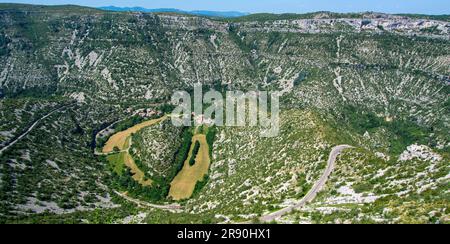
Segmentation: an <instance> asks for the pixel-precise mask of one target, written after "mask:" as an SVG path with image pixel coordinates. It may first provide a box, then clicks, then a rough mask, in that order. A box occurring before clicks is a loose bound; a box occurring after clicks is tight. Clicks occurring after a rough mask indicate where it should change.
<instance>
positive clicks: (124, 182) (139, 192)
mask: <svg viewBox="0 0 450 244" xmlns="http://www.w3.org/2000/svg"><path fill="white" fill-rule="evenodd" d="M113 186H114V187H115V188H116V189H120V190H121V191H126V192H128V195H130V196H131V197H135V198H139V199H143V200H146V201H149V202H159V201H162V200H164V199H165V197H166V196H167V193H168V192H169V187H168V185H166V184H160V183H158V182H153V184H152V186H151V187H147V186H143V185H141V184H140V183H138V182H137V181H135V180H134V179H133V174H132V173H131V171H130V169H129V168H126V169H125V171H124V172H123V173H122V174H120V175H119V174H116V173H115V172H113Z"/></svg>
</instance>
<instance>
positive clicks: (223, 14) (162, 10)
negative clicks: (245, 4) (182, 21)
mask: <svg viewBox="0 0 450 244" xmlns="http://www.w3.org/2000/svg"><path fill="white" fill-rule="evenodd" d="M99 9H101V10H108V11H117V12H128V11H133V12H146V13H169V12H170V13H180V14H191V15H201V16H209V17H225V18H230V17H243V16H247V15H249V14H250V13H243V12H238V11H208V10H193V11H185V10H181V9H176V8H156V9H147V8H143V7H116V6H106V7H99Z"/></svg>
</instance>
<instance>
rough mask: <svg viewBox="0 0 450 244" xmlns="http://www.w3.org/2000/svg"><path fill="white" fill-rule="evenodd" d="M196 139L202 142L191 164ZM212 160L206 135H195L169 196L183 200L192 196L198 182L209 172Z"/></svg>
mask: <svg viewBox="0 0 450 244" xmlns="http://www.w3.org/2000/svg"><path fill="white" fill-rule="evenodd" d="M196 141H198V142H199V143H200V149H199V151H198V154H197V156H196V158H195V164H194V165H193V166H191V165H189V159H190V158H191V155H192V153H193V149H194V146H195V142H196ZM210 162H211V161H210V158H209V146H208V143H207V141H206V136H205V135H202V134H198V135H195V136H193V137H192V145H191V148H190V150H189V155H188V157H187V159H186V161H185V162H184V166H183V169H182V170H181V171H180V172H179V173H178V175H177V176H176V177H175V179H174V180H173V181H172V183H171V184H170V186H171V187H170V191H169V196H171V197H172V198H173V199H174V200H182V199H187V198H189V197H191V195H192V193H193V192H194V189H195V185H196V184H197V182H198V181H202V180H203V178H204V177H205V175H206V174H207V173H208V170H209V165H210Z"/></svg>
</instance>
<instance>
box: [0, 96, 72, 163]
mask: <svg viewBox="0 0 450 244" xmlns="http://www.w3.org/2000/svg"><path fill="white" fill-rule="evenodd" d="M72 105H73V104H68V105H65V106H62V107H59V108H57V109H54V110H52V111H51V112H49V113H48V114H46V115H44V116H42V117H41V118H40V119H38V120H36V121H35V122H34V123H33V124H32V125H31V126H30V127H29V128H28V130H26V131H25V132H24V133H22V134H21V135H20V136H19V137H17V138H16V139H15V140H13V141H12V142H10V143H8V144H7V145H6V146H5V147H3V148H2V149H0V155H1V154H3V152H4V151H6V150H7V149H8V148H10V147H12V146H13V145H14V144H16V143H17V142H18V141H20V140H21V139H22V138H24V137H25V136H27V135H28V134H29V133H30V132H31V131H32V130H33V129H34V127H36V126H37V125H38V124H39V122H41V121H42V120H44V119H46V118H48V117H49V116H50V115H52V114H54V113H56V112H58V111H60V110H62V109H64V108H67V107H69V106H72Z"/></svg>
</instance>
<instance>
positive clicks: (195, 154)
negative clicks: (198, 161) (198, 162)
mask: <svg viewBox="0 0 450 244" xmlns="http://www.w3.org/2000/svg"><path fill="white" fill-rule="evenodd" d="M198 151H200V142H198V141H196V142H195V145H194V149H193V150H192V154H191V158H190V159H189V165H190V166H193V165H194V164H195V158H196V156H197V154H198Z"/></svg>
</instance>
